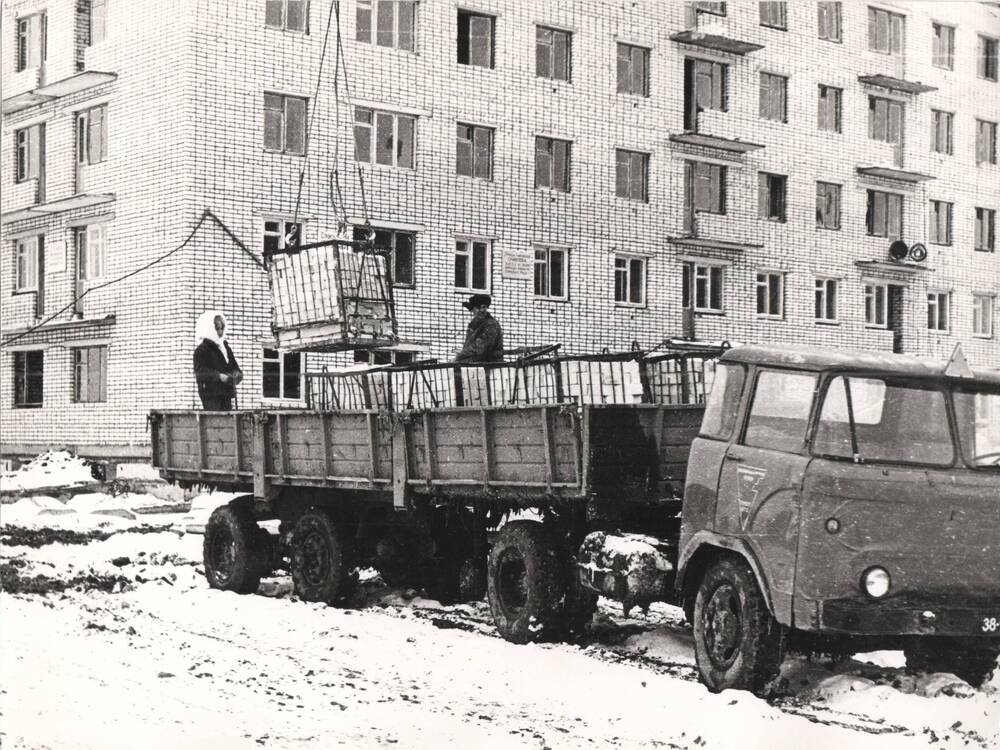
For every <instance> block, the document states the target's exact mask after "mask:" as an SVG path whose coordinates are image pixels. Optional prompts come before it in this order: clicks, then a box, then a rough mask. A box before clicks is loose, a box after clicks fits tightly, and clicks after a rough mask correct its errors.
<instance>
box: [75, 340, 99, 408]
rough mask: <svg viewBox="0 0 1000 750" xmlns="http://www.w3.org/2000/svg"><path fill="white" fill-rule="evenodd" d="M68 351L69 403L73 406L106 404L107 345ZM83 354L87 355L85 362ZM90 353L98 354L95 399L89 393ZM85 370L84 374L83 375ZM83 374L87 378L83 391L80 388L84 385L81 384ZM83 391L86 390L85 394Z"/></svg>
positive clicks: (77, 347) (76, 348)
mask: <svg viewBox="0 0 1000 750" xmlns="http://www.w3.org/2000/svg"><path fill="white" fill-rule="evenodd" d="M70 349H71V355H70V368H71V378H70V383H71V386H72V393H71V394H70V400H71V402H72V403H74V404H99V403H106V402H107V400H108V345H107V344H95V345H91V346H72V347H70ZM84 352H87V353H88V354H87V358H86V361H85V362H84V361H83V357H82V354H83V353H84ZM92 352H100V355H99V357H98V361H97V367H98V378H97V394H96V397H92V394H91V393H90V390H91V389H90V385H91V381H90V368H91V366H92V364H93V363H92V362H91V360H90V357H91V353H92ZM85 368H86V372H85V373H84V370H85ZM84 374H86V376H87V383H86V386H87V387H86V388H85V389H84V388H82V386H83V385H84V384H83V382H82V376H83V375H84ZM84 390H86V393H84ZM85 396H86V397H85Z"/></svg>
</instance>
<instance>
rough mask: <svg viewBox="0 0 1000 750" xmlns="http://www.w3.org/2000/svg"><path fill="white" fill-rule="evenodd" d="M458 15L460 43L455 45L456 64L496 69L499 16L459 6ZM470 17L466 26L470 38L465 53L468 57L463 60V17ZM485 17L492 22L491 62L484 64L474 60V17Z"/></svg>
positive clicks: (457, 30) (466, 42) (466, 43)
mask: <svg viewBox="0 0 1000 750" xmlns="http://www.w3.org/2000/svg"><path fill="white" fill-rule="evenodd" d="M457 11H458V15H457V16H456V24H457V29H456V36H457V38H458V43H457V44H456V45H455V60H456V64H458V65H464V66H467V67H469V68H484V69H486V70H495V69H496V66H497V17H496V16H494V15H490V14H489V13H483V12H481V11H475V10H468V9H466V8H458V9H457ZM463 18H465V19H468V21H467V23H466V26H467V31H468V38H467V39H466V40H465V53H466V56H467V57H468V59H467V60H466V61H464V62H463V61H462V19H463ZM474 18H483V19H486V20H488V21H489V24H490V49H489V57H490V59H489V64H487V65H484V64H482V63H479V62H473V49H472V39H473V34H472V19H474Z"/></svg>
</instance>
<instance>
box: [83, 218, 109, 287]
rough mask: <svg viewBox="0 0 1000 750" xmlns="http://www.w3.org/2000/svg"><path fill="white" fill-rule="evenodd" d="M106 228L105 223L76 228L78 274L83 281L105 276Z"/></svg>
mask: <svg viewBox="0 0 1000 750" xmlns="http://www.w3.org/2000/svg"><path fill="white" fill-rule="evenodd" d="M105 236H106V230H105V225H104V224H89V225H87V226H85V227H77V228H76V253H77V256H76V257H77V274H78V276H79V278H80V280H81V281H93V280H95V279H100V278H103V277H104V268H105V261H106V259H107V253H106V251H105V241H104V240H105Z"/></svg>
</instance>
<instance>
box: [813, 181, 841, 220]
mask: <svg viewBox="0 0 1000 750" xmlns="http://www.w3.org/2000/svg"><path fill="white" fill-rule="evenodd" d="M821 186H822V189H823V190H822V192H823V195H822V196H821V194H820V193H821ZM843 187H844V186H843V185H841V184H840V183H837V182H824V181H823V180H816V228H817V229H828V230H830V231H834V232H836V231H840V229H841V228H842V227H841V210H842V200H841V199H842V194H843ZM828 188H835V190H833V191H829V190H826V189H828ZM831 194H832V195H833V196H835V203H836V215H835V217H834V219H835V226H828V225H827V224H826V222H825V214H826V211H824V210H823V209H821V208H820V199H821V198H825V199H826V200H827V202H829V197H830V195H831Z"/></svg>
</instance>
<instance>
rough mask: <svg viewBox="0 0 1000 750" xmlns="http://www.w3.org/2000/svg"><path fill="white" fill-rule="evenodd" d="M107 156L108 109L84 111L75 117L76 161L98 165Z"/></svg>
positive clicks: (102, 107) (101, 107) (94, 108)
mask: <svg viewBox="0 0 1000 750" xmlns="http://www.w3.org/2000/svg"><path fill="white" fill-rule="evenodd" d="M107 156H108V107H107V105H105V104H102V105H101V106H100V107H93V108H92V109H87V110H84V111H83V112H80V113H78V114H77V116H76V161H77V163H78V164H98V163H100V162H102V161H104V160H105V159H106V158H107Z"/></svg>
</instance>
